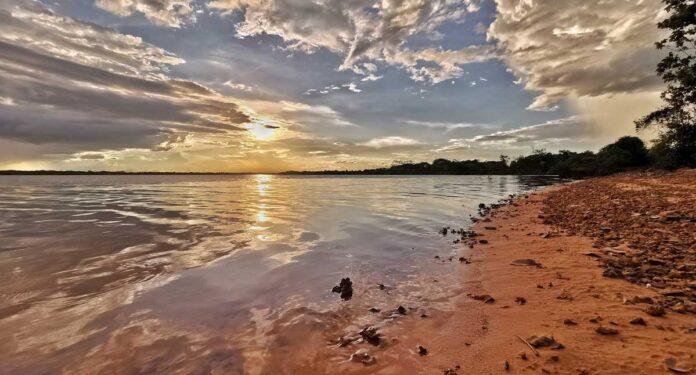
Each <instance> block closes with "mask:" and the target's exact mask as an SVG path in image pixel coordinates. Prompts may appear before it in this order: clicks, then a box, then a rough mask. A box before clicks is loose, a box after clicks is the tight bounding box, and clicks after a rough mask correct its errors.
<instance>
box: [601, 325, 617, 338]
mask: <svg viewBox="0 0 696 375" xmlns="http://www.w3.org/2000/svg"><path fill="white" fill-rule="evenodd" d="M595 332H597V333H599V334H600V335H604V336H614V335H618V334H619V331H618V330H616V329H614V328H611V327H605V326H599V327H597V329H595Z"/></svg>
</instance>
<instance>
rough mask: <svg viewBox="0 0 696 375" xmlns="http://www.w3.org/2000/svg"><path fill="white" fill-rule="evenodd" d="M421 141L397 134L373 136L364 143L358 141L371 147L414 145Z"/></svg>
mask: <svg viewBox="0 0 696 375" xmlns="http://www.w3.org/2000/svg"><path fill="white" fill-rule="evenodd" d="M419 144H421V142H419V141H417V140H415V139H411V138H405V137H399V136H389V137H382V138H373V139H370V140H369V141H367V142H365V143H360V144H359V145H361V146H366V147H373V148H384V147H396V146H414V145H419Z"/></svg>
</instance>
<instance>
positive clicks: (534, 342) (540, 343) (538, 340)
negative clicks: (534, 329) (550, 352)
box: [527, 335, 565, 350]
mask: <svg viewBox="0 0 696 375" xmlns="http://www.w3.org/2000/svg"><path fill="white" fill-rule="evenodd" d="M527 341H528V342H529V345H531V346H532V347H534V348H537V349H539V348H551V349H554V350H560V349H563V348H565V347H564V346H563V344H561V343H559V342H557V341H556V339H554V338H553V336H543V335H542V336H532V337H530V338H528V339H527Z"/></svg>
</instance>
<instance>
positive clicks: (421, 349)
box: [417, 345, 428, 356]
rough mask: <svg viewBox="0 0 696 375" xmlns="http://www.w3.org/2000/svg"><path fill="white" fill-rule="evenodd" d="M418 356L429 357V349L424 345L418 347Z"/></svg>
mask: <svg viewBox="0 0 696 375" xmlns="http://www.w3.org/2000/svg"><path fill="white" fill-rule="evenodd" d="M417 349H418V354H419V355H421V356H424V355H428V348H426V347H425V346H423V345H418V348H417Z"/></svg>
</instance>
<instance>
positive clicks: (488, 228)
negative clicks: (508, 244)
mask: <svg viewBox="0 0 696 375" xmlns="http://www.w3.org/2000/svg"><path fill="white" fill-rule="evenodd" d="M483 229H485V230H497V229H498V228H496V227H483Z"/></svg>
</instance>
